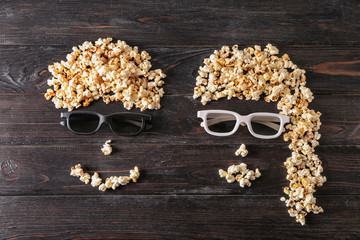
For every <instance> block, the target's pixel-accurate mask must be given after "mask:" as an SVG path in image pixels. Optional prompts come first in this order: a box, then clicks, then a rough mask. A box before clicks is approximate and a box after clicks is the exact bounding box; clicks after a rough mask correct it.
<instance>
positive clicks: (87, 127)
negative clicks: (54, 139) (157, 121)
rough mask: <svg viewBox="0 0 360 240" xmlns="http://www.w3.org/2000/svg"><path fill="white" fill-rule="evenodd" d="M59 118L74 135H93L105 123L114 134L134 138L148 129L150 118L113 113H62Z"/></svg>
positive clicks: (147, 116)
mask: <svg viewBox="0 0 360 240" xmlns="http://www.w3.org/2000/svg"><path fill="white" fill-rule="evenodd" d="M60 117H62V118H63V117H64V118H66V120H64V121H61V122H60V124H61V125H62V126H66V127H68V128H69V129H70V131H72V132H73V133H75V134H93V133H95V132H97V131H98V130H99V129H100V127H101V125H102V124H103V123H107V124H108V125H109V127H110V129H111V131H113V132H114V133H115V134H117V135H120V136H135V135H138V134H139V133H141V132H142V131H143V130H144V129H150V128H151V127H152V125H151V116H150V115H147V114H142V113H128V112H125V113H114V114H110V115H102V114H99V113H96V112H81V111H76V112H62V113H61V115H60Z"/></svg>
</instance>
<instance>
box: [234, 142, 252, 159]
mask: <svg viewBox="0 0 360 240" xmlns="http://www.w3.org/2000/svg"><path fill="white" fill-rule="evenodd" d="M248 153H249V152H248V150H247V149H246V146H245V144H241V145H240V147H239V149H238V150H236V152H235V155H236V156H239V155H241V156H242V157H246V156H247V155H248Z"/></svg>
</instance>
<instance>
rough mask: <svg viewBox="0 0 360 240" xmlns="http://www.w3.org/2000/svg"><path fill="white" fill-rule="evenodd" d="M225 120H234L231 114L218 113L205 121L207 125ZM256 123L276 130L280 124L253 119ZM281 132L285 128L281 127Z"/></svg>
mask: <svg viewBox="0 0 360 240" xmlns="http://www.w3.org/2000/svg"><path fill="white" fill-rule="evenodd" d="M225 121H234V117H233V116H229V115H228V114H226V115H223V116H220V115H218V117H216V118H213V119H210V120H208V121H207V124H208V126H211V125H214V124H217V123H220V122H225ZM254 122H257V123H260V124H262V125H265V126H268V127H270V128H272V129H274V130H276V131H279V128H280V125H278V124H276V123H272V122H269V121H254ZM201 125H203V123H201ZM283 132H285V129H283Z"/></svg>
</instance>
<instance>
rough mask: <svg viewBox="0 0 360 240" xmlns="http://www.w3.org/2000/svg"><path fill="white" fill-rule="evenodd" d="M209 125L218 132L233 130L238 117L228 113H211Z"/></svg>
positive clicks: (208, 116)
mask: <svg viewBox="0 0 360 240" xmlns="http://www.w3.org/2000/svg"><path fill="white" fill-rule="evenodd" d="M207 125H208V128H209V130H210V131H212V132H216V133H228V132H231V131H232V130H233V129H234V127H235V125H236V117H235V116H234V115H232V114H226V113H209V114H208V115H207Z"/></svg>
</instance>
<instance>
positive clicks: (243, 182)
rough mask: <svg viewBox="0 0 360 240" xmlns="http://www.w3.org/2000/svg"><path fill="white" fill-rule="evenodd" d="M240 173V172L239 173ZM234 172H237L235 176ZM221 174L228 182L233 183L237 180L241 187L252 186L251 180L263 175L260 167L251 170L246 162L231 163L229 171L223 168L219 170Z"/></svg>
mask: <svg viewBox="0 0 360 240" xmlns="http://www.w3.org/2000/svg"><path fill="white" fill-rule="evenodd" d="M237 173H240V174H237ZM233 174H237V175H236V176H235V177H234V175H233ZM219 176H220V177H221V178H225V179H226V181H227V182H228V183H233V182H235V181H237V182H239V185H240V187H242V188H243V187H245V186H248V187H250V186H251V182H250V181H253V180H255V179H256V178H259V177H260V176H261V173H260V171H259V169H256V170H255V172H254V171H253V170H249V169H248V168H247V165H246V164H245V163H240V164H239V165H231V166H230V167H229V168H228V171H224V170H223V169H220V170H219Z"/></svg>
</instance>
